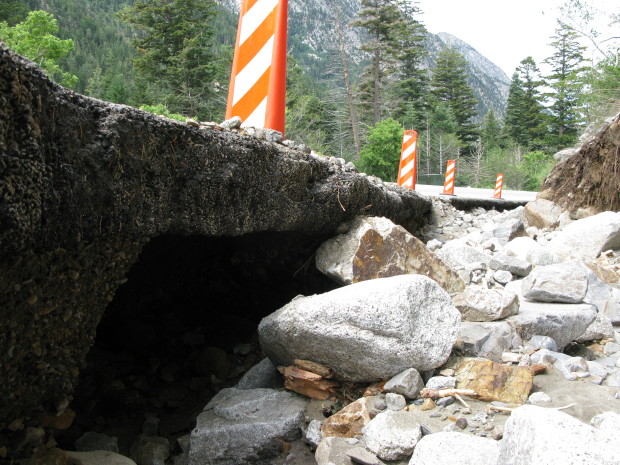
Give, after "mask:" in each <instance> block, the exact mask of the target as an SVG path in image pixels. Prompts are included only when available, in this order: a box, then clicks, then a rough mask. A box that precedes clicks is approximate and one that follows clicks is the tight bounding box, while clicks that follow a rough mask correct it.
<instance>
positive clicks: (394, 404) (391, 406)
mask: <svg viewBox="0 0 620 465" xmlns="http://www.w3.org/2000/svg"><path fill="white" fill-rule="evenodd" d="M385 402H386V404H387V408H388V410H394V411H398V410H402V409H404V408H405V407H406V406H407V401H406V400H405V397H404V396H402V395H400V394H394V393H392V392H388V393H387V394H386V395H385Z"/></svg>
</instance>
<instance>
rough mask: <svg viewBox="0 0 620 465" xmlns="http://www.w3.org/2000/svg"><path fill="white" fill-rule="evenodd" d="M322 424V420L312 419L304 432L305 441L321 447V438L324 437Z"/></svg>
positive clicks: (312, 445)
mask: <svg viewBox="0 0 620 465" xmlns="http://www.w3.org/2000/svg"><path fill="white" fill-rule="evenodd" d="M321 425H322V422H321V421H319V420H312V421H311V422H310V423H308V427H307V428H306V431H305V432H304V442H305V443H306V444H308V445H310V446H311V447H313V448H317V447H319V444H320V443H321V439H323V436H322V435H321Z"/></svg>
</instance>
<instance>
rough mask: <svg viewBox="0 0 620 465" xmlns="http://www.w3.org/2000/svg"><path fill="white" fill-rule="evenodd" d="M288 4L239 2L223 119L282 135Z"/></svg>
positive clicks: (260, 0) (280, 0)
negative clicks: (235, 120) (234, 43)
mask: <svg viewBox="0 0 620 465" xmlns="http://www.w3.org/2000/svg"><path fill="white" fill-rule="evenodd" d="M287 20H288V0H242V4H241V12H240V13H239V27H238V29H237V42H236V45H235V54H234V58H233V66H232V72H231V76H230V88H229V91H228V104H227V106H226V119H229V118H232V117H233V116H239V117H240V118H241V120H242V121H243V123H242V126H254V127H259V128H270V129H275V130H277V131H280V132H282V133H284V108H285V101H286V30H287Z"/></svg>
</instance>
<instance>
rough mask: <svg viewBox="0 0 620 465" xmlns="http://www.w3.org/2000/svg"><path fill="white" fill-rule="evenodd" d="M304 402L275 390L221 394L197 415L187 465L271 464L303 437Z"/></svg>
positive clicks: (233, 389)
mask: <svg viewBox="0 0 620 465" xmlns="http://www.w3.org/2000/svg"><path fill="white" fill-rule="evenodd" d="M307 403H308V400H307V399H305V398H302V397H300V396H297V395H294V394H291V393H290V392H287V391H278V390H274V389H249V390H240V389H235V388H229V389H223V390H221V391H220V392H218V393H217V394H216V395H215V397H213V399H211V401H210V402H209V403H208V404H207V406H206V407H205V410H204V411H203V412H202V413H201V414H200V415H198V418H197V420H196V428H195V429H194V430H193V431H192V433H191V436H190V449H189V461H188V465H228V464H232V463H234V464H236V465H244V464H248V465H250V464H252V465H255V464H265V465H267V464H269V463H271V462H270V461H271V460H272V459H273V457H275V456H277V455H278V454H279V453H280V452H281V448H282V442H283V441H293V440H295V439H297V438H298V437H299V436H300V434H301V430H300V428H301V423H302V421H303V417H304V411H305V408H306V405H307Z"/></svg>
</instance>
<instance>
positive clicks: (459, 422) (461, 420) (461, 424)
mask: <svg viewBox="0 0 620 465" xmlns="http://www.w3.org/2000/svg"><path fill="white" fill-rule="evenodd" d="M454 424H455V425H456V427H457V428H460V429H465V428H467V418H465V417H458V418H457V419H456V421H455V422H454Z"/></svg>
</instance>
